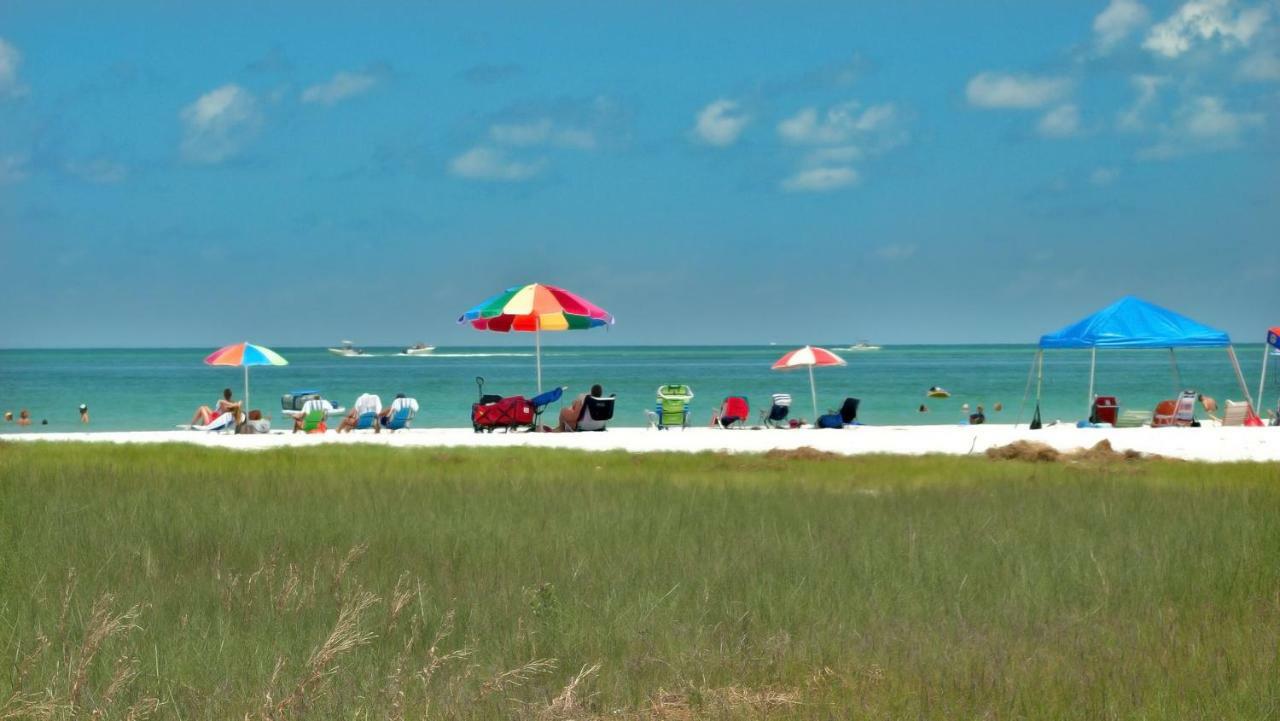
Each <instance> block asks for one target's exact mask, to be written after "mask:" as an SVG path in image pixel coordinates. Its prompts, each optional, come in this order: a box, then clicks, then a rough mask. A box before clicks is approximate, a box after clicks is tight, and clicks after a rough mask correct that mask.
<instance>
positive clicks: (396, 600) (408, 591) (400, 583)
mask: <svg viewBox="0 0 1280 721" xmlns="http://www.w3.org/2000/svg"><path fill="white" fill-rule="evenodd" d="M417 595H418V592H417V591H416V590H414V589H413V588H410V587H409V572H408V571H405V572H404V573H401V574H400V578H397V579H396V587H395V590H394V591H392V592H391V601H390V603H388V604H387V633H388V634H390V633H391V631H392V630H394V629H395V627H396V622H397V621H398V620H399V619H400V614H401V612H403V611H404V609H405V607H406V606H408V605H409V602H410V601H412V600H413V599H414V597H415V596H417Z"/></svg>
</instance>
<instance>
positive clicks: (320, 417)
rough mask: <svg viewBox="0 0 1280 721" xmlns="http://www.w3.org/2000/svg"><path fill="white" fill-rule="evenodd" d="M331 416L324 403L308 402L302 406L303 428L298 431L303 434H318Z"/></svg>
mask: <svg viewBox="0 0 1280 721" xmlns="http://www.w3.org/2000/svg"><path fill="white" fill-rule="evenodd" d="M328 415H329V413H328V408H327V407H326V406H325V404H324V402H323V401H307V402H306V403H304V404H302V426H301V427H300V428H297V429H296V430H298V431H302V432H303V433H316V432H318V431H319V430H320V426H321V424H323V423H324V421H325V418H327V417H328Z"/></svg>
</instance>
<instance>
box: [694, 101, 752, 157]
mask: <svg viewBox="0 0 1280 721" xmlns="http://www.w3.org/2000/svg"><path fill="white" fill-rule="evenodd" d="M749 122H751V116H750V115H747V114H746V113H744V112H742V110H741V108H740V106H739V105H738V103H737V101H735V100H729V99H727V98H720V99H719V100H716V101H714V102H712V103H710V104H709V105H707V106H706V107H705V108H703V109H702V110H699V111H698V114H697V116H696V119H695V122H694V126H693V135H694V137H695V138H697V139H698V140H700V141H701V142H704V143H706V144H707V145H714V146H716V147H718V148H724V147H728V146H730V145H733V144H734V143H736V142H738V138H739V137H740V136H741V135H742V131H743V130H745V129H746V127H747V123H749Z"/></svg>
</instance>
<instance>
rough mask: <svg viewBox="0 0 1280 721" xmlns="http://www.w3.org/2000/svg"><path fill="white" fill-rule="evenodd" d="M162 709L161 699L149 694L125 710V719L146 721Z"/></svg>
mask: <svg viewBox="0 0 1280 721" xmlns="http://www.w3.org/2000/svg"><path fill="white" fill-rule="evenodd" d="M159 709H160V699H158V698H155V697H153V696H148V697H146V698H144V699H142V700H140V701H138V702H137V703H135V704H133V705H132V706H130V707H129V708H128V709H126V710H125V712H124V718H125V721H146V719H148V718H150V716H151V714H153V713H155V712H156V711H158V710H159Z"/></svg>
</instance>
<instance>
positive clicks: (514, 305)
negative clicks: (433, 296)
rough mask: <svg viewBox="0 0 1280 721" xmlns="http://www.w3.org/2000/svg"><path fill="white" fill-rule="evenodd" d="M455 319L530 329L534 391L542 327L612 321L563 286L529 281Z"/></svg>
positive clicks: (499, 328) (484, 326)
mask: <svg viewBox="0 0 1280 721" xmlns="http://www.w3.org/2000/svg"><path fill="white" fill-rule="evenodd" d="M458 323H460V324H468V325H470V326H471V327H472V328H475V329H476V330H489V331H494V332H497V333H509V332H511V331H519V332H526V333H533V338H534V349H535V350H534V357H535V358H536V359H537V361H536V362H537V368H538V392H539V393H541V392H542V337H541V335H542V331H544V330H548V331H551V330H588V329H590V328H599V327H600V326H610V325H613V316H612V315H609V313H608V312H607V311H605V310H604V309H603V308H600V307H599V306H596V305H594V304H592V303H590V302H589V301H587V300H584V299H583V298H582V297H580V296H578V295H575V294H573V293H570V292H569V291H567V290H564V289H563V288H557V287H555V286H552V285H542V284H541V283H530V284H528V285H519V286H516V287H514V288H507V289H506V290H504V291H502V292H501V293H499V294H497V295H495V296H493V297H492V298H489V299H488V300H486V301H484V302H483V303H481V304H480V305H477V306H476V307H474V308H472V309H471V310H469V311H467V312H466V313H463V314H462V316H461V317H459V318H458Z"/></svg>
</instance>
